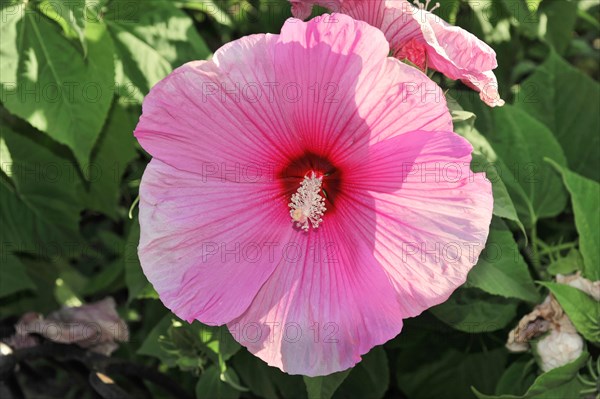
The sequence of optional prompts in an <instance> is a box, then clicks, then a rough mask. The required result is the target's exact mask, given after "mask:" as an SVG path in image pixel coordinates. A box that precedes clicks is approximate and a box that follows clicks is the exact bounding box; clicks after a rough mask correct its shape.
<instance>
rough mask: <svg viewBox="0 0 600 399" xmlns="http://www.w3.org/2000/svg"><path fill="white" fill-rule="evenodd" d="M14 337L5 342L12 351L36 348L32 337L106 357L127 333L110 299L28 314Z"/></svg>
mask: <svg viewBox="0 0 600 399" xmlns="http://www.w3.org/2000/svg"><path fill="white" fill-rule="evenodd" d="M15 329H16V334H15V335H13V336H12V337H10V338H9V339H8V340H7V341H6V342H7V343H8V345H10V346H11V347H13V348H15V349H19V348H27V347H32V346H36V345H38V344H39V340H38V339H37V338H36V336H38V335H39V336H41V337H44V338H46V339H48V340H50V341H53V342H59V343H62V344H76V345H79V346H81V347H82V348H89V349H90V350H91V351H93V352H97V353H102V354H104V355H110V354H111V353H112V352H114V351H115V350H116V349H117V348H118V344H117V342H125V341H128V340H129V329H128V328H127V324H126V323H125V321H124V320H123V319H121V318H120V317H119V314H118V313H117V309H116V304H115V301H114V299H113V298H111V297H107V298H104V299H102V300H101V301H98V302H92V303H88V304H85V305H82V306H78V307H64V308H62V309H60V310H57V311H55V312H52V313H50V314H48V315H47V316H46V317H44V316H42V315H41V314H38V313H34V312H29V313H26V314H24V315H23V316H22V317H21V318H20V319H19V322H18V323H17V325H16V326H15Z"/></svg>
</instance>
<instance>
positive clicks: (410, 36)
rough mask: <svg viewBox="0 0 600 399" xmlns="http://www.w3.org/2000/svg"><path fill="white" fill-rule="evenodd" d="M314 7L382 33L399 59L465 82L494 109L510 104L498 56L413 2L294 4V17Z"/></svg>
mask: <svg viewBox="0 0 600 399" xmlns="http://www.w3.org/2000/svg"><path fill="white" fill-rule="evenodd" d="M314 4H319V5H321V6H323V7H327V8H328V9H330V10H332V11H335V12H340V13H343V14H347V15H350V16H351V17H353V18H355V19H357V20H361V21H365V22H367V23H368V24H370V25H372V26H374V27H376V28H378V29H381V31H382V32H383V33H384V34H385V37H386V39H387V40H388V42H389V44H390V48H391V50H392V53H393V55H394V56H395V57H398V58H399V59H408V60H409V61H411V62H412V63H413V64H415V65H416V66H417V67H419V68H421V69H423V70H424V69H425V68H431V69H434V70H436V71H439V72H441V73H443V74H444V75H446V76H448V77H449V78H451V79H455V80H461V81H463V82H464V83H465V84H467V85H468V86H469V87H471V88H473V89H474V90H477V91H479V92H480V97H481V99H482V100H483V101H484V102H485V103H486V104H488V105H489V106H492V107H495V106H502V105H504V101H503V100H502V99H501V98H500V95H499V93H498V81H497V79H496V77H495V75H494V73H493V72H492V70H493V69H495V68H496V67H497V66H498V65H497V62H496V53H495V52H494V50H493V49H492V48H491V47H489V46H488V45H487V44H486V43H484V42H483V41H481V40H479V39H478V38H477V37H476V36H474V35H472V34H471V33H469V32H467V31H466V30H464V29H462V28H459V27H457V26H452V25H449V24H448V23H446V22H445V21H443V20H442V19H441V18H439V17H438V16H436V15H435V14H433V13H431V12H428V11H425V10H424V9H419V8H417V7H415V6H414V5H413V4H411V2H409V1H408V0H373V1H361V0H345V1H339V0H332V1H327V0H306V1H292V12H296V14H294V15H296V16H298V17H299V18H305V17H307V16H308V15H310V10H311V9H312V6H313V5H314Z"/></svg>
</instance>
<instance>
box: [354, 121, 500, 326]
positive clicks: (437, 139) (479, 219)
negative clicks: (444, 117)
mask: <svg viewBox="0 0 600 399" xmlns="http://www.w3.org/2000/svg"><path fill="white" fill-rule="evenodd" d="M369 152H370V155H369V158H368V159H369V162H368V163H366V164H364V165H363V167H362V168H353V169H352V170H354V171H355V172H353V173H352V174H351V175H350V176H348V179H349V180H350V181H351V182H352V184H351V186H348V187H347V191H348V192H349V195H350V196H352V197H364V198H367V199H370V198H374V200H375V203H374V207H375V208H376V210H377V212H376V215H377V217H376V220H375V221H374V228H375V230H376V235H375V243H374V253H375V257H376V259H377V260H378V261H379V262H380V263H381V265H383V267H384V268H385V270H386V272H387V273H388V275H389V277H390V279H391V280H392V281H393V283H394V287H395V289H396V290H397V292H398V293H399V295H400V297H401V298H402V301H401V308H402V314H403V317H413V316H416V315H418V314H420V313H421V312H422V311H423V310H425V309H427V308H429V307H431V306H434V305H437V304H439V303H442V302H444V301H445V300H446V299H447V298H448V296H449V295H450V294H451V293H452V292H453V291H454V290H455V289H456V288H457V287H458V286H459V285H461V284H463V283H464V282H465V280H466V277H467V274H468V272H469V270H470V269H471V268H472V267H473V266H474V265H475V264H476V263H477V259H478V256H479V254H480V252H481V251H482V250H483V248H484V246H485V242H486V240H487V235H488V231H489V225H490V221H491V217H492V208H493V198H492V192H491V184H490V182H489V181H488V180H487V179H486V178H485V176H484V175H483V174H481V173H478V174H473V173H472V172H471V171H470V167H469V165H470V162H471V152H472V147H471V145H470V144H469V143H468V142H467V141H466V140H465V139H463V138H462V137H460V136H458V135H456V134H454V133H450V132H448V133H445V132H436V133H432V132H413V133H408V134H404V135H401V136H398V137H395V138H394V139H391V140H387V141H384V142H382V143H379V144H377V145H375V146H373V147H371V148H370V149H369Z"/></svg>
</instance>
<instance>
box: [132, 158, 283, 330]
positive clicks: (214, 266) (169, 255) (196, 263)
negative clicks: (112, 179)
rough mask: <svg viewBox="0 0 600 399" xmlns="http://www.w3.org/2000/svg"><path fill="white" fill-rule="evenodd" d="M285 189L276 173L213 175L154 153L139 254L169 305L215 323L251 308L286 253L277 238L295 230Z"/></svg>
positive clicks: (143, 194) (145, 182) (143, 199)
mask: <svg viewBox="0 0 600 399" xmlns="http://www.w3.org/2000/svg"><path fill="white" fill-rule="evenodd" d="M278 193H279V191H278V186H277V184H275V183H273V182H272V181H256V182H253V183H251V182H248V183H247V184H243V183H240V182H235V181H230V180H228V179H223V180H221V179H216V178H210V179H208V178H205V177H203V176H201V175H199V174H196V173H190V172H185V171H181V170H179V169H176V168H174V167H171V166H169V165H167V164H166V163H164V162H162V161H160V160H158V159H157V158H154V159H153V160H152V161H151V162H150V164H149V165H148V166H147V168H146V171H145V172H144V176H143V179H142V184H141V187H140V214H139V220H140V228H141V237H140V244H139V248H138V254H139V257H140V261H141V264H142V268H143V270H144V273H145V274H146V276H147V277H148V280H149V281H150V282H151V283H152V284H153V285H154V288H155V289H156V291H157V292H158V294H159V296H160V298H161V300H162V301H163V303H164V304H165V306H167V307H168V308H169V309H171V310H172V311H173V312H174V313H175V314H176V315H178V316H179V317H181V318H182V319H185V320H188V321H192V320H194V319H198V320H200V321H202V322H204V323H206V324H211V325H218V324H225V323H227V322H229V321H231V320H232V319H233V318H235V317H237V316H239V315H240V314H241V313H242V312H243V311H244V310H246V308H247V307H248V305H249V304H250V302H251V301H252V299H253V298H254V296H255V295H256V293H257V292H258V289H259V288H260V286H261V285H262V284H263V283H264V282H265V280H266V279H267V278H268V277H269V276H270V275H271V273H272V272H273V270H274V268H275V266H276V265H277V263H278V262H279V260H280V259H281V248H278V247H277V246H276V245H275V244H274V243H278V242H279V241H280V240H282V239H285V237H288V236H290V234H291V233H292V232H293V230H292V228H291V222H290V217H289V213H288V212H287V202H286V199H282V198H281V197H278ZM274 208H275V209H276V210H277V211H273V209H274Z"/></svg>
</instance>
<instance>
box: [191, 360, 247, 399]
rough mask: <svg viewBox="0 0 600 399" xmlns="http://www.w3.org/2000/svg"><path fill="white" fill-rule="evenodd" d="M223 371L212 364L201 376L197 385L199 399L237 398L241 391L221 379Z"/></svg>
mask: <svg viewBox="0 0 600 399" xmlns="http://www.w3.org/2000/svg"><path fill="white" fill-rule="evenodd" d="M220 375H221V372H220V371H219V369H218V368H217V367H216V366H210V367H209V368H207V369H206V370H204V372H203V373H202V375H201V376H200V379H199V380H198V384H197V385H196V398H197V399H237V398H239V396H240V391H237V390H235V389H233V388H232V387H231V386H230V385H229V384H226V383H225V382H223V381H221V377H220Z"/></svg>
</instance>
